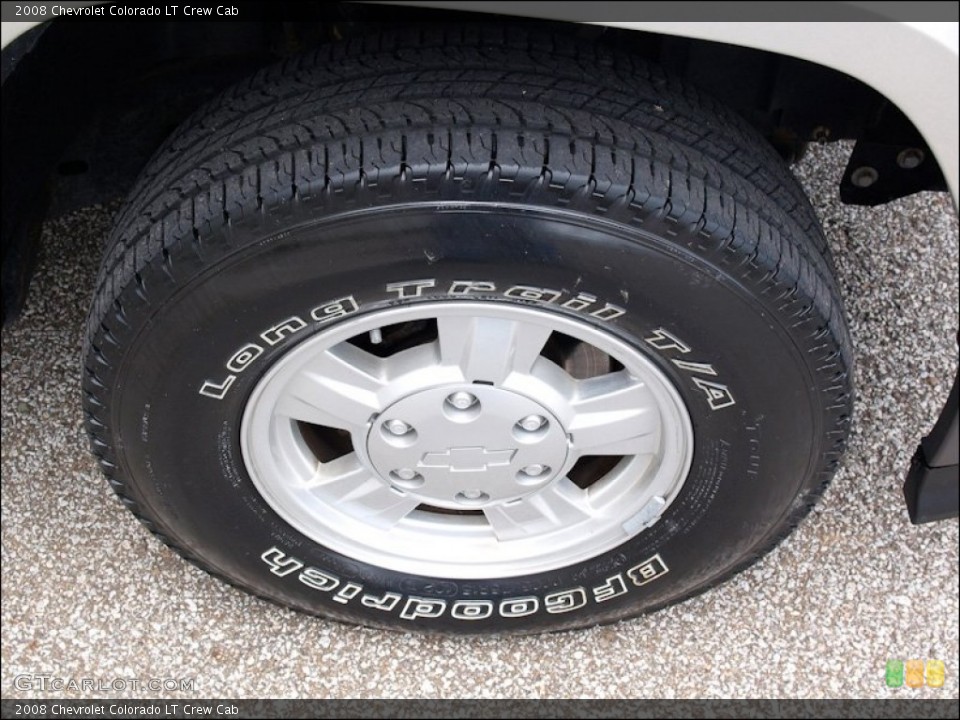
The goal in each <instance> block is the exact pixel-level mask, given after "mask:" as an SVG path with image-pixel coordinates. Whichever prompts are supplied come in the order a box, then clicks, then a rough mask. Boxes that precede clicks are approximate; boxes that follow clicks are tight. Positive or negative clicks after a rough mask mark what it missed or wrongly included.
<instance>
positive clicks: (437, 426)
mask: <svg viewBox="0 0 960 720" xmlns="http://www.w3.org/2000/svg"><path fill="white" fill-rule="evenodd" d="M567 448H568V441H567V433H566V431H565V430H564V428H563V426H562V425H561V424H560V421H559V420H557V418H556V417H555V416H554V415H553V414H552V413H551V412H549V411H548V410H547V409H546V408H545V407H543V406H542V405H541V404H540V403H538V402H535V401H533V400H531V399H529V398H527V397H524V396H522V395H518V394H517V393H514V392H511V391H509V390H502V389H500V388H496V387H492V386H490V385H462V386H446V387H439V388H431V389H429V390H423V391H421V392H417V393H414V394H413V395H409V396H407V397H405V398H403V399H402V400H399V401H397V402H396V403H394V404H393V405H391V406H390V407H388V408H387V409H386V410H385V411H384V412H383V413H381V414H380V415H379V416H378V417H377V419H376V420H375V421H374V423H373V425H372V427H371V428H370V431H369V433H368V435H367V443H366V449H367V455H368V458H369V461H370V464H371V465H372V466H373V469H374V470H375V471H376V473H377V475H378V476H379V477H380V478H382V479H383V480H384V482H386V483H388V484H389V485H390V486H391V487H393V488H394V489H395V490H396V491H397V492H401V493H404V494H410V495H413V496H415V497H417V498H420V499H421V500H422V501H423V502H424V503H427V504H429V505H433V506H436V507H442V508H448V509H455V510H465V509H473V508H477V509H479V508H482V507H484V506H487V505H492V504H496V503H504V502H509V501H511V500H515V499H519V498H521V497H523V496H524V495H528V494H530V493H532V492H536V491H537V490H540V489H541V488H543V487H544V486H545V485H546V484H547V483H549V482H550V481H551V480H553V479H554V478H555V477H556V476H557V474H558V473H560V472H561V471H562V470H563V469H564V465H565V463H566V459H567Z"/></svg>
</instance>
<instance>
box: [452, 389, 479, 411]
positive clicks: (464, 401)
mask: <svg viewBox="0 0 960 720" xmlns="http://www.w3.org/2000/svg"><path fill="white" fill-rule="evenodd" d="M447 402H448V403H450V404H451V405H453V406H454V407H455V408H456V409H457V410H467V409H469V408H472V407H473V406H474V405H476V404H477V397H476V395H471V394H470V393H468V392H464V391H463V390H460V391H459V392H455V393H453V394H452V395H450V396H449V397H448V398H447Z"/></svg>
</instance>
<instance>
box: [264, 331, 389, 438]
mask: <svg viewBox="0 0 960 720" xmlns="http://www.w3.org/2000/svg"><path fill="white" fill-rule="evenodd" d="M385 384H386V380H385V377H384V365H383V361H382V360H381V359H380V358H378V357H376V356H374V355H371V354H370V353H368V352H366V351H364V350H361V349H360V348H358V347H356V346H354V345H351V344H349V343H340V344H339V345H336V346H334V347H332V348H330V349H329V350H326V351H324V352H323V353H320V354H319V355H317V356H315V357H314V358H312V359H311V361H310V363H309V364H307V365H306V366H305V367H304V368H303V369H302V370H301V371H300V372H299V373H298V374H297V375H296V377H294V378H293V379H292V380H291V381H290V382H289V384H288V385H287V386H286V388H285V389H284V393H283V395H282V396H281V397H280V399H279V400H278V402H277V413H279V414H280V415H285V416H287V417H290V418H293V419H294V420H300V421H303V422H308V423H311V424H313V425H323V426H326V427H333V428H340V429H341V430H351V431H352V430H357V429H358V428H361V427H363V426H364V425H365V424H366V422H367V421H368V420H369V419H370V416H371V415H373V414H374V413H377V412H379V411H380V410H381V403H380V398H379V394H380V392H381V390H382V389H383V388H384V386H385Z"/></svg>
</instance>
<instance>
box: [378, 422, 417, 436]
mask: <svg viewBox="0 0 960 720" xmlns="http://www.w3.org/2000/svg"><path fill="white" fill-rule="evenodd" d="M383 426H384V427H385V428H386V429H387V432H388V433H390V434H391V435H406V434H407V433H408V432H410V430H411V429H412V428H411V427H410V426H409V425H407V424H406V423H405V422H404V421H403V420H387V421H386V422H385V423H384V424H383Z"/></svg>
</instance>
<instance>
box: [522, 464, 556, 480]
mask: <svg viewBox="0 0 960 720" xmlns="http://www.w3.org/2000/svg"><path fill="white" fill-rule="evenodd" d="M548 469H549V468H548V467H547V466H546V465H541V464H540V463H534V464H533V465H527V466H526V467H525V468H524V469H523V471H522V472H523V474H524V475H529V476H530V477H538V476H540V475H543V474H544V473H545V472H546V471H547V470H548Z"/></svg>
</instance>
